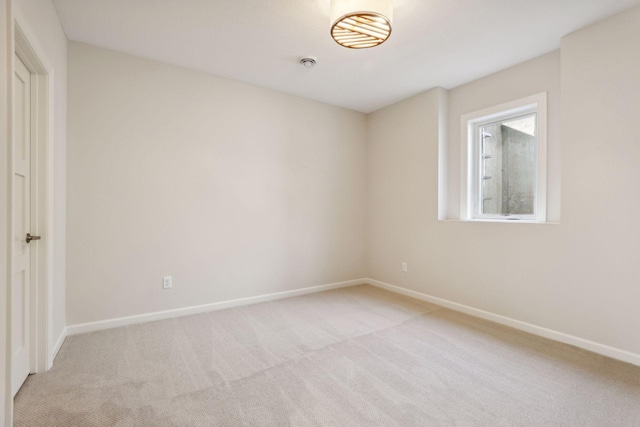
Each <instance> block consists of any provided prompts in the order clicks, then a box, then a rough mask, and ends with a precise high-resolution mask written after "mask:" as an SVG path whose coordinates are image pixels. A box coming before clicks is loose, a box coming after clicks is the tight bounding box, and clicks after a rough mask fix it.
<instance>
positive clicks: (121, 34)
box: [54, 0, 640, 113]
mask: <svg viewBox="0 0 640 427" xmlns="http://www.w3.org/2000/svg"><path fill="white" fill-rule="evenodd" d="M54 4H55V6H56V9H57V11H58V14H59V16H60V20H61V21H62V25H63V27H64V30H65V32H66V34H67V37H68V38H69V39H70V40H75V41H79V42H84V43H89V44H92V45H96V46H101V47H105V48H109V49H113V50H117V51H121V52H125V53H129V54H133V55H137V56H141V57H144V58H149V59H154V60H158V61H162V62H167V63H170V64H175V65H180V66H183V67H187V68H191V69H195V70H200V71H205V72H208V73H212V74H215V75H218V76H223V77H228V78H231V79H234V80H239V81H243V82H247V83H251V84H255V85H258V86H262V87H267V88H271V89H275V90H278V91H282V92H286V93H290V94H294V95H298V96H302V97H305V98H309V99H314V100H318V101H322V102H326V103H329V104H333V105H338V106H341V107H345V108H349V109H353V110H357V111H362V112H365V113H368V112H371V111H375V110H377V109H379V108H382V107H384V106H386V105H389V104H392V103H394V102H397V101H399V100H401V99H404V98H406V97H408V96H411V95H414V94H416V93H419V92H422V91H424V90H426V89H429V88H432V87H435V86H441V87H444V88H453V87H456V86H459V85H461V84H463V83H466V82H469V81H472V80H474V79H477V78H479V77H482V76H485V75H487V74H490V73H493V72H495V71H498V70H501V69H503V68H506V67H509V66H511V65H514V64H517V63H520V62H523V61H526V60H528V59H531V58H535V57H536V56H540V55H542V54H544V53H547V52H550V51H552V50H555V49H558V48H559V47H560V38H561V37H562V36H564V35H565V34H568V33H570V32H572V31H575V30H577V29H579V28H582V27H584V26H586V25H589V24H591V23H593V22H596V21H598V20H601V19H603V18H606V17H608V16H611V15H614V14H616V13H619V12H622V11H624V10H626V9H629V8H631V7H633V6H636V5H639V4H640V0H395V1H394V4H395V9H394V17H393V32H392V34H391V37H390V38H389V40H388V41H386V42H385V43H384V44H382V45H380V46H378V47H375V48H372V49H362V50H352V49H346V48H344V47H341V46H339V45H338V44H337V43H335V42H334V41H333V40H332V39H331V37H330V35H329V29H330V23H329V0H54ZM305 55H313V56H315V57H317V58H318V64H317V65H316V67H315V68H312V69H306V68H304V67H302V66H301V65H300V64H299V63H298V60H299V58H300V57H301V56H305Z"/></svg>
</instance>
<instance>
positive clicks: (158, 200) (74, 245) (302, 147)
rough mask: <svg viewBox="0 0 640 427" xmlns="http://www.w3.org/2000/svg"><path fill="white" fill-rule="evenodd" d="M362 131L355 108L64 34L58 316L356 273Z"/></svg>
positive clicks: (120, 312)
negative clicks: (64, 224)
mask: <svg viewBox="0 0 640 427" xmlns="http://www.w3.org/2000/svg"><path fill="white" fill-rule="evenodd" d="M365 137H366V117H365V116H364V115H363V114H360V113H356V112H352V111H348V110H344V109H341V108H337V107H332V106H328V105H325V104H321V103H318V102H312V101H308V100H303V99H301V98H296V97H293V96H289V95H285V94H281V93H277V92H273V91H270V90H266V89H261V88H257V87H254V86H250V85H246V84H241V83H238V82H234V81H231V80H227V79H223V78H218V77H214V76H211V75H207V74H203V73H198V72H193V71H188V70H186V69H183V68H179V67H175V66H170V65H165V64H161V63H158V62H153V61H148V60H143V59H140V58H136V57H132V56H128V55H124V54H120V53H116V52H113V51H108V50H104V49H100V48H96V47H92V46H89V45H84V44H79V43H74V42H71V43H70V44H69V136H68V138H69V149H68V179H69V188H68V282H67V322H68V324H69V325H74V324H78V323H83V322H90V321H97V320H104V319H112V318H116V317H120V316H127V315H135V314H143V313H149V312H155V311H160V310H167V309H174V308H182V307H188V306H194V305H200V304H205V303H211V302H217V301H226V300H230V299H235V298H241V297H248V296H257V295H262V294H267V293H272V292H278V291H286V290H294V289H298V288H304V287H309V286H315V285H322V284H328V283H333V282H339V281H344V280H351V279H357V278H361V277H364V273H365V270H364V247H363V246H364V241H365V235H364V232H365V226H364V223H363V218H364V216H365V213H364V207H365V205H364V203H365V199H364V197H365V196H364V194H365ZM164 275H172V276H173V279H174V288H173V289H172V290H163V289H162V276H164Z"/></svg>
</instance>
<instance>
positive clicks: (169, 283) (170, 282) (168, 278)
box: [162, 276, 173, 289]
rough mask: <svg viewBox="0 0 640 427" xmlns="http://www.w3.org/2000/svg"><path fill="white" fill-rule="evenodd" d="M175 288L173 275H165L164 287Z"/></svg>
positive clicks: (163, 279)
mask: <svg viewBox="0 0 640 427" xmlns="http://www.w3.org/2000/svg"><path fill="white" fill-rule="evenodd" d="M171 288H173V278H172V277H171V276H164V277H163V278H162V289H171Z"/></svg>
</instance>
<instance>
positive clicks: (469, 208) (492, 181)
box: [462, 93, 547, 222]
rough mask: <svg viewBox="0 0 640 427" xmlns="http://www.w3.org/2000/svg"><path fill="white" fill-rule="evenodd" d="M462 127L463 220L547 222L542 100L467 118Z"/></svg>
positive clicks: (539, 97) (512, 104) (541, 97)
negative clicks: (463, 161) (464, 163)
mask: <svg viewBox="0 0 640 427" xmlns="http://www.w3.org/2000/svg"><path fill="white" fill-rule="evenodd" d="M462 126H463V135H466V141H464V142H465V144H464V149H465V150H464V151H463V152H464V153H466V158H467V168H466V170H465V171H464V172H465V173H466V179H463V180H462V182H463V185H465V187H466V188H463V195H464V196H466V197H465V198H466V200H464V201H463V210H464V211H463V215H462V217H463V218H464V219H467V220H492V221H514V220H516V221H529V222H544V221H546V176H547V173H546V152H547V151H546V94H544V93H543V94H540V95H535V96H531V97H528V98H525V99H521V100H518V101H514V102H510V103H508V104H503V105H499V106H496V107H492V108H489V109H486V110H482V111H478V112H475V113H471V114H467V115H465V116H464V117H463V118H462ZM465 202H466V203H465Z"/></svg>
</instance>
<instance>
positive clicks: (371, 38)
mask: <svg viewBox="0 0 640 427" xmlns="http://www.w3.org/2000/svg"><path fill="white" fill-rule="evenodd" d="M392 18H393V4H392V3H391V0H331V22H332V25H331V37H333V39H334V40H335V41H336V42H337V43H338V44H339V45H341V46H344V47H348V48H351V49H365V48H369V47H374V46H378V45H379V44H381V43H384V41H385V40H387V39H388V38H389V35H390V34H391V19H392Z"/></svg>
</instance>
